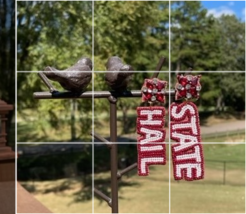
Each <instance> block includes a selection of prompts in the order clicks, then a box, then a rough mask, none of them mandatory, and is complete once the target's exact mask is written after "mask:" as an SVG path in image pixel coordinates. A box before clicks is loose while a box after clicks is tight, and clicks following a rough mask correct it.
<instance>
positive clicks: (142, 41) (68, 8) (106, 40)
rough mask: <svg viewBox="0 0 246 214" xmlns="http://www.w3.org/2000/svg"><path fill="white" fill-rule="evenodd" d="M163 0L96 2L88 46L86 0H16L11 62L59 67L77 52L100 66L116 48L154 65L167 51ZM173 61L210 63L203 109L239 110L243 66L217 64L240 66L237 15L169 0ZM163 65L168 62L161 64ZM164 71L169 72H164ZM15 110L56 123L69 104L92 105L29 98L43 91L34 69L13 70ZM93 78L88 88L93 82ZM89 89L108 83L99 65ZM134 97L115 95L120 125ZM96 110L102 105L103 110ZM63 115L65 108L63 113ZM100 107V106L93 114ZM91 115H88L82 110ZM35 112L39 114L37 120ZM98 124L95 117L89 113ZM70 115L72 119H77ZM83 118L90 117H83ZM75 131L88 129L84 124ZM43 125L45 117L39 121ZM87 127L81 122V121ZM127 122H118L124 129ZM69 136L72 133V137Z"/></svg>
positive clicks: (144, 65) (134, 85)
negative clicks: (14, 56) (15, 77)
mask: <svg viewBox="0 0 246 214" xmlns="http://www.w3.org/2000/svg"><path fill="white" fill-rule="evenodd" d="M168 9H169V3H168V2H152V1H146V2H145V1H134V2H123V1H122V2H121V1H120V2H119V1H112V2H111V1H101V2H100V1H97V2H94V48H93V50H92V27H93V26H92V24H93V23H92V3H91V2H42V1H36V2H32V1H31V2H17V37H18V38H17V50H18V53H17V58H18V61H17V62H18V64H17V69H18V70H19V71H22V70H25V71H38V70H42V69H43V68H44V67H45V66H47V65H51V66H55V67H57V68H58V69H64V68H66V67H69V66H71V65H72V64H73V63H74V62H75V61H76V60H78V59H79V58H80V57H81V56H89V57H90V56H91V55H92V51H93V53H94V54H93V59H94V70H95V71H105V63H106V62H107V59H108V58H109V57H110V56H113V55H118V56H119V57H121V58H122V59H123V61H124V62H125V63H128V64H131V65H132V66H133V67H134V69H135V70H137V71H153V70H154V69H155V67H156V64H157V62H158V60H159V57H160V56H165V57H167V61H168V57H169V56H168V53H169V13H168ZM171 10H172V13H171V26H170V27H171V38H170V39H171V56H170V57H171V68H170V70H171V71H173V75H172V79H171V81H172V85H171V87H173V84H174V82H175V77H174V74H176V72H178V71H184V70H187V69H188V68H189V67H192V68H193V70H195V71H214V72H213V73H207V74H204V75H203V77H202V84H203V90H202V93H201V96H202V97H201V99H200V101H199V105H200V107H201V109H203V110H206V111H208V110H209V111H214V113H216V114H219V113H221V112H223V111H228V110H230V111H231V112H233V111H234V112H235V111H244V110H245V96H244V93H245V85H244V84H245V74H244V73H226V74H223V75H222V74H221V73H218V71H244V70H245V41H244V38H245V23H244V22H243V21H242V20H238V19H237V18H236V17H235V16H229V15H226V16H221V17H219V18H215V17H213V16H212V15H207V10H206V9H205V8H203V7H202V5H201V2H199V1H192V2H189V1H173V2H172V5H171ZM162 70H163V71H168V70H169V68H168V63H166V64H165V65H164V67H163V68H162ZM150 76H151V74H147V73H136V74H134V75H133V78H132V80H131V83H130V85H129V88H131V89H138V88H140V87H141V85H142V81H143V79H144V78H146V77H150ZM163 77H164V78H165V79H167V75H166V76H165V74H164V76H163ZM17 81H18V116H19V117H20V118H21V120H22V121H25V119H26V118H28V117H30V116H28V117H27V115H25V113H26V112H27V111H26V110H27V109H29V113H30V115H31V114H32V111H33V110H34V109H35V111H37V112H38V115H39V116H38V118H39V119H41V118H47V121H48V122H49V124H51V127H53V128H56V129H58V128H59V125H61V123H60V122H59V119H60V118H59V117H60V115H65V117H66V118H69V117H70V116H71V115H70V111H67V109H68V108H69V106H70V107H71V109H73V107H72V105H78V106H80V109H79V112H78V114H80V113H81V112H91V107H92V106H91V102H87V101H81V100H78V101H76V102H77V104H72V103H70V101H51V102H43V101H39V102H37V101H34V100H33V98H32V93H33V92H34V91H44V90H47V89H45V88H44V85H43V83H41V81H40V80H39V78H38V76H37V75H36V74H28V73H25V74H18V80H17ZM91 87H92V86H90V87H89V88H88V90H91V89H92V88H91ZM94 89H95V90H108V88H107V86H106V85H105V82H104V76H103V74H101V73H96V72H95V73H94ZM106 102H107V101H105V100H95V115H97V114H98V113H100V112H102V109H104V110H105V111H103V112H104V113H105V114H107V109H108V108H107V103H106ZM137 105H139V101H137V100H132V99H131V100H127V99H120V100H119V103H118V107H119V110H120V111H122V113H123V118H122V120H121V121H120V122H121V123H122V126H124V124H128V123H127V121H126V119H127V115H129V111H130V110H131V109H133V108H135V107H136V106H137ZM103 112H102V113H103ZM66 115H67V116H66ZM99 115H101V114H99ZM88 116H89V115H88ZM39 119H38V120H39ZM95 119H96V120H95V122H96V123H98V124H100V122H101V118H97V116H96V118H95ZM75 120H76V119H75ZM87 121H88V123H87V124H89V123H90V122H89V121H90V119H89V117H88V118H87ZM81 126H83V129H80V130H79V132H84V134H83V135H84V137H83V138H84V139H86V138H87V137H88V136H87V137H86V133H88V131H89V130H90V128H91V126H90V125H86V126H85V125H83V124H82V123H81ZM37 127H38V128H39V129H40V130H44V125H38V126H37ZM85 127H87V129H86V128H85ZM127 132H129V130H127V128H126V129H125V128H123V133H127ZM71 138H73V139H77V138H79V137H78V136H75V137H71Z"/></svg>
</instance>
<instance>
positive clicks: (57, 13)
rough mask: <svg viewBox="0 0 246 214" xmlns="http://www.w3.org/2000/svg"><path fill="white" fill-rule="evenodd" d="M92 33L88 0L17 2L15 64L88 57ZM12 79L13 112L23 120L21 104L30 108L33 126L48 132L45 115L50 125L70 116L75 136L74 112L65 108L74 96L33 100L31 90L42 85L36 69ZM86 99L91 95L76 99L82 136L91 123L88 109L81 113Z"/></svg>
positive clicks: (60, 63)
mask: <svg viewBox="0 0 246 214" xmlns="http://www.w3.org/2000/svg"><path fill="white" fill-rule="evenodd" d="M91 34H92V3H91V2H80V1H74V2H69V1H68V2H55V1H54V2H44V1H28V2H27V1H26V2H17V37H18V39H17V69H18V70H19V71H23V70H24V71H40V70H43V69H44V67H46V66H48V65H49V66H54V67H56V68H58V69H60V70H62V69H65V68H67V67H69V66H71V65H72V64H74V63H75V62H76V61H77V60H78V59H79V58H80V57H81V56H88V57H90V58H91V53H92V49H91V48H92V42H91V41H92V35H91ZM17 82H18V84H17V86H18V90H17V91H18V94H17V97H18V116H19V117H22V119H23V120H26V121H28V120H31V118H30V117H31V116H30V115H29V116H28V117H27V115H26V114H25V113H26V111H24V110H26V109H31V111H33V110H34V109H35V111H36V112H37V113H38V114H35V115H36V116H37V117H38V121H39V122H40V123H39V124H38V126H37V127H35V128H36V129H38V130H43V132H44V133H46V135H47V136H48V133H49V127H47V124H43V123H42V121H43V120H46V121H48V122H49V124H50V126H51V127H53V128H55V129H58V128H59V127H60V126H61V125H63V123H62V119H64V118H65V119H66V120H70V121H71V134H72V136H71V138H72V140H74V129H73V128H72V127H73V126H74V124H73V123H72V122H73V121H74V119H73V118H74V115H75V114H74V111H70V106H73V105H74V102H72V103H71V102H70V100H52V101H50V102H47V101H44V100H42V101H37V100H34V99H33V96H32V94H33V92H35V91H46V90H47V88H45V86H44V84H43V83H42V82H41V80H40V79H39V77H38V75H37V74H36V73H34V74H28V73H24V74H21V73H19V74H18V79H17ZM57 87H58V88H60V87H59V86H57ZM89 88H91V86H89ZM60 89H61V88H60ZM61 90H62V89H61ZM91 105H92V104H91V101H89V102H88V101H85V100H78V101H77V105H76V106H78V111H79V117H77V119H78V120H79V121H81V120H83V121H81V123H80V124H81V125H80V128H79V130H80V133H81V134H82V136H84V135H85V134H86V135H88V130H89V129H90V127H91V115H90V114H88V113H86V112H91ZM82 124H83V125H82ZM81 134H78V136H77V138H79V137H81Z"/></svg>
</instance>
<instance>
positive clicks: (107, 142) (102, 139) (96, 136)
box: [91, 132, 112, 148]
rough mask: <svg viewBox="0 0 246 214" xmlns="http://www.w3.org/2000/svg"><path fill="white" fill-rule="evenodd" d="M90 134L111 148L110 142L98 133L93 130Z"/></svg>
mask: <svg viewBox="0 0 246 214" xmlns="http://www.w3.org/2000/svg"><path fill="white" fill-rule="evenodd" d="M91 135H92V136H93V137H94V138H96V139H97V140H99V141H101V142H103V143H105V144H106V145H107V146H108V147H109V148H111V146H112V143H111V142H109V141H107V140H106V139H105V138H103V137H102V136H100V135H99V134H97V133H95V132H94V133H91Z"/></svg>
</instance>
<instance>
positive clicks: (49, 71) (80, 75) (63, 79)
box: [39, 57, 92, 93]
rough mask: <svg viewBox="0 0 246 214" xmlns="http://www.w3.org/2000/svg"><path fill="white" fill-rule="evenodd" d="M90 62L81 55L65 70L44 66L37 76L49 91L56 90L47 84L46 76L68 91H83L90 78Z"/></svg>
mask: <svg viewBox="0 0 246 214" xmlns="http://www.w3.org/2000/svg"><path fill="white" fill-rule="evenodd" d="M91 70H92V62H91V60H90V59H89V58H87V57H82V58H81V59H80V60H79V61H78V62H77V63H76V64H75V65H73V66H71V67H70V68H67V69H66V70H63V71H59V70H57V69H55V68H53V67H49V66H48V67H46V68H45V70H44V72H43V73H39V76H40V77H41V78H42V80H43V81H44V82H45V84H46V85H47V86H48V87H49V88H50V91H51V92H54V91H57V90H56V89H54V87H52V84H49V82H48V81H47V77H48V78H49V79H50V80H53V81H57V82H59V83H60V85H61V86H62V87H63V88H64V89H65V90H68V91H71V92H76V93H81V92H83V91H84V90H85V89H86V87H87V86H88V84H89V83H90V81H91V78H92V72H91Z"/></svg>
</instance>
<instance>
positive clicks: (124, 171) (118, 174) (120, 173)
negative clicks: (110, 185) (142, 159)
mask: <svg viewBox="0 0 246 214" xmlns="http://www.w3.org/2000/svg"><path fill="white" fill-rule="evenodd" d="M137 165H138V164H137V163H134V164H132V165H130V166H128V167H126V168H125V169H123V170H122V171H120V172H118V173H117V177H118V179H120V178H121V177H122V175H124V174H126V173H127V172H129V171H131V170H133V169H135V168H137Z"/></svg>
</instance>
